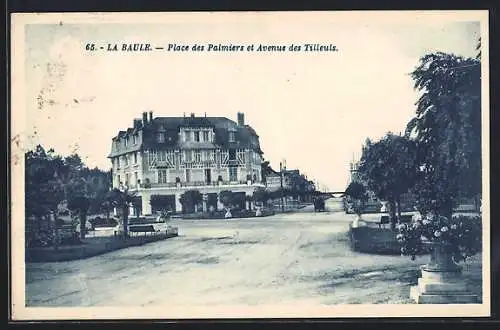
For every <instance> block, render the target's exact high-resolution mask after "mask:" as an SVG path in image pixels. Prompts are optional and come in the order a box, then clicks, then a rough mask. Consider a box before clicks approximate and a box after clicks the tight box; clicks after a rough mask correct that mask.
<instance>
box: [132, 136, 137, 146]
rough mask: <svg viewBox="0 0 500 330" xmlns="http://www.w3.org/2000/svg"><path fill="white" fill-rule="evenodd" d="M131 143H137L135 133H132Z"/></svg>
mask: <svg viewBox="0 0 500 330" xmlns="http://www.w3.org/2000/svg"><path fill="white" fill-rule="evenodd" d="M132 143H133V144H137V134H134V135H132Z"/></svg>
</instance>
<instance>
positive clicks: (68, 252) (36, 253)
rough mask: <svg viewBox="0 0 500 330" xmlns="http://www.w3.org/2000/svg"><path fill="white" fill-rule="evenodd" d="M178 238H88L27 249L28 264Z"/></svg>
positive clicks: (156, 235)
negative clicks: (72, 243)
mask: <svg viewBox="0 0 500 330" xmlns="http://www.w3.org/2000/svg"><path fill="white" fill-rule="evenodd" d="M176 236H178V235H177V234H176V233H165V232H162V233H151V234H147V235H140V236H130V237H129V238H127V239H124V238H122V237H113V236H107V237H86V238H85V239H84V240H83V244H79V245H64V246H59V247H58V248H57V249H55V248H54V247H39V248H26V254H25V261H26V262H57V261H69V260H78V259H84V258H89V257H93V256H97V255H100V254H104V253H107V252H111V251H115V250H119V249H125V248H128V247H131V246H139V245H143V244H146V243H151V242H157V241H161V240H165V239H168V238H171V237H176Z"/></svg>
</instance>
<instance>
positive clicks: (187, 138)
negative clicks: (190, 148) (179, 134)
mask: <svg viewBox="0 0 500 330" xmlns="http://www.w3.org/2000/svg"><path fill="white" fill-rule="evenodd" d="M184 140H185V141H186V142H189V141H191V131H184Z"/></svg>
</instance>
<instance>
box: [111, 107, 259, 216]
mask: <svg viewBox="0 0 500 330" xmlns="http://www.w3.org/2000/svg"><path fill="white" fill-rule="evenodd" d="M108 157H109V159H110V160H111V163H112V172H113V187H114V188H118V187H120V186H126V187H128V189H129V191H131V192H135V193H136V196H137V198H138V201H137V203H134V204H136V205H139V207H137V209H139V211H140V212H141V214H144V215H147V214H152V213H154V212H155V211H160V210H170V211H175V212H180V211H182V209H183V206H182V204H181V195H182V194H183V193H184V192H185V191H187V190H194V189H196V190H198V191H200V192H201V193H202V194H203V209H204V210H205V209H206V210H209V209H221V208H222V204H221V203H220V201H219V200H218V193H220V192H221V191H223V190H230V191H232V192H233V193H236V194H238V195H241V196H242V199H245V196H249V195H252V194H253V191H254V190H255V189H256V188H257V187H263V186H264V184H263V183H262V175H261V163H262V151H261V149H260V143H259V136H258V135H257V133H256V132H255V130H254V129H253V128H252V127H250V126H249V125H246V124H245V121H244V114H243V113H238V121H237V122H234V121H232V120H230V119H228V118H225V117H206V116H203V117H197V116H195V115H194V114H191V115H190V116H183V117H155V118H153V112H149V116H148V113H147V112H144V113H143V114H142V119H134V122H133V126H132V127H131V128H128V129H127V130H126V131H120V132H119V133H118V134H117V135H116V136H115V137H114V138H113V139H112V147H111V153H110V154H109V156H108Z"/></svg>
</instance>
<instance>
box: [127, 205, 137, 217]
mask: <svg viewBox="0 0 500 330" xmlns="http://www.w3.org/2000/svg"><path fill="white" fill-rule="evenodd" d="M128 214H129V215H130V216H135V215H136V214H135V208H134V206H133V205H132V203H130V205H129V206H128Z"/></svg>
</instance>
